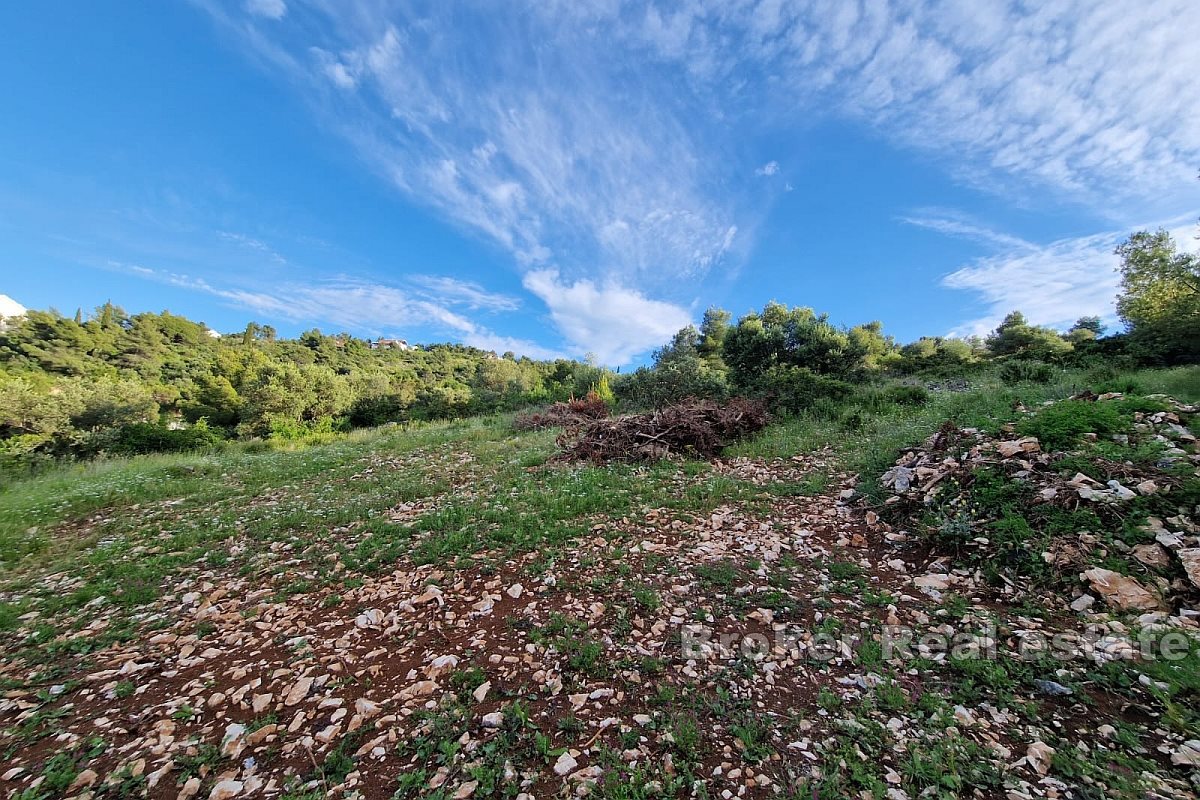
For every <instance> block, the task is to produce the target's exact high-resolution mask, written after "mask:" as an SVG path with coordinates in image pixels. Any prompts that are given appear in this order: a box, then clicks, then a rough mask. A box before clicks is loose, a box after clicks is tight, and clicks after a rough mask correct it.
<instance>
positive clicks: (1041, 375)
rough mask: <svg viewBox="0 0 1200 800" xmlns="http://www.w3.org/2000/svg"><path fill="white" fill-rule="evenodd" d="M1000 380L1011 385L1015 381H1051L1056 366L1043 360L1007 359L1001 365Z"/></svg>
mask: <svg viewBox="0 0 1200 800" xmlns="http://www.w3.org/2000/svg"><path fill="white" fill-rule="evenodd" d="M999 375H1000V380H1002V381H1004V383H1006V384H1008V385H1009V386H1011V385H1013V384H1015V383H1049V382H1050V381H1051V380H1052V379H1053V378H1054V368H1053V367H1051V366H1050V365H1049V364H1047V363H1045V362H1042V361H1022V360H1019V359H1018V360H1013V361H1006V362H1004V363H1003V364H1002V365H1001V366H1000V373H999Z"/></svg>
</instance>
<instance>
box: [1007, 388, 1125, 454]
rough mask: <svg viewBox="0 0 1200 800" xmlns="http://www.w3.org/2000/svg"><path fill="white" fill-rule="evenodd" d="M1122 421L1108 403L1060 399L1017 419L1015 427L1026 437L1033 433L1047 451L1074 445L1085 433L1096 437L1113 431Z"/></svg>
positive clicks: (1118, 428)
mask: <svg viewBox="0 0 1200 800" xmlns="http://www.w3.org/2000/svg"><path fill="white" fill-rule="evenodd" d="M1123 423H1124V421H1123V420H1122V418H1121V415H1120V413H1119V412H1118V411H1117V409H1116V407H1115V406H1112V405H1110V404H1108V403H1091V402H1088V401H1086V400H1063V401H1062V402H1060V403H1055V404H1054V405H1051V406H1046V407H1045V408H1043V409H1042V410H1041V411H1039V412H1038V413H1037V415H1036V416H1034V417H1033V418H1031V419H1027V420H1025V421H1023V422H1021V423H1020V424H1019V425H1018V426H1017V430H1018V431H1019V432H1020V433H1022V434H1025V435H1027V436H1036V437H1037V438H1038V440H1039V441H1040V442H1041V443H1042V446H1043V448H1045V449H1047V450H1066V449H1068V448H1070V447H1072V446H1074V445H1075V444H1077V443H1078V442H1079V439H1080V437H1081V436H1082V435H1083V434H1085V433H1095V434H1097V435H1100V436H1104V435H1107V434H1111V433H1116V432H1117V431H1119V430H1121V428H1122V427H1124V424H1123Z"/></svg>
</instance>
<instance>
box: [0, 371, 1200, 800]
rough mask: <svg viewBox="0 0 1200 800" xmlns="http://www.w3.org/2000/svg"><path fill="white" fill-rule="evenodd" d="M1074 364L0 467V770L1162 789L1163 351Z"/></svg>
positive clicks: (1192, 700) (1179, 625)
mask: <svg viewBox="0 0 1200 800" xmlns="http://www.w3.org/2000/svg"><path fill="white" fill-rule="evenodd" d="M1104 383H1105V384H1108V385H1111V384H1113V383H1118V384H1121V385H1122V387H1123V391H1122V392H1118V393H1110V394H1108V395H1106V396H1103V399H1096V394H1098V392H1096V393H1093V394H1091V395H1087V394H1085V395H1080V399H1075V400H1068V399H1066V398H1068V397H1069V396H1071V395H1079V393H1080V392H1081V391H1084V390H1086V389H1089V388H1090V389H1104V388H1107V387H1106V386H1101V385H1098V384H1096V383H1089V379H1088V376H1087V375H1086V374H1085V373H1082V372H1064V373H1060V374H1059V376H1058V377H1057V378H1056V379H1055V380H1052V381H1050V382H1048V383H1021V384H1018V385H1014V386H1005V385H1003V384H1000V383H998V382H997V381H996V380H995V379H994V378H991V377H988V376H986V375H985V376H980V377H977V378H974V379H971V380H970V381H963V382H961V383H959V384H956V385H955V386H954V387H953V389H951V390H947V389H945V388H943V387H939V386H938V385H934V384H930V388H931V389H932V391H931V393H930V394H929V396H928V398H927V399H925V400H923V401H922V402H918V403H915V404H914V403H905V402H897V401H892V402H886V403H884V402H876V403H874V405H863V404H862V403H861V402H855V404H853V405H851V406H850V407H849V408H850V410H851V411H852V412H853V413H849V414H843V415H840V416H835V417H833V418H831V417H830V416H829V415H828V414H826V413H824V412H820V410H817V411H814V412H805V413H800V414H796V415H794V416H790V417H787V418H785V419H782V420H780V421H778V422H776V423H775V424H773V425H772V426H770V427H769V428H768V429H767V430H765V431H764V432H763V433H761V434H759V435H758V436H756V437H753V438H750V439H747V440H745V441H743V442H741V443H739V444H735V445H733V446H732V447H730V448H727V449H726V450H725V451H724V453H723V454H722V457H721V458H719V459H717V460H714V461H712V462H707V461H698V460H686V459H684V460H680V459H674V460H663V461H654V462H650V463H610V464H594V463H587V462H582V463H581V462H575V461H569V460H562V459H561V458H559V457H558V456H557V454H558V452H559V448H558V446H557V445H556V443H555V440H556V437H557V435H558V433H559V431H558V430H556V429H549V430H541V431H524V432H514V430H513V428H512V427H511V420H510V418H509V417H507V416H498V417H490V418H486V419H485V418H476V419H468V420H461V421H454V422H435V423H428V424H424V425H420V426H414V427H412V428H411V429H408V430H400V429H398V428H380V429H371V430H363V431H359V432H355V433H353V434H349V435H347V436H344V437H340V438H338V439H336V440H334V441H332V442H329V443H325V444H316V445H313V446H310V447H306V448H302V449H296V450H291V451H289V450H273V449H268V448H262V447H254V446H250V445H245V446H230V447H227V448H225V449H223V450H219V451H212V452H207V453H195V454H175V455H155V456H144V457H139V458H134V459H115V460H108V461H101V462H95V463H92V464H85V465H77V466H69V465H68V466H61V467H56V468H53V469H51V470H49V471H47V472H45V473H43V474H40V475H37V476H31V477H27V478H24V479H22V480H19V481H16V482H13V483H10V484H9V485H7V486H6V487H5V488H4V490H3V493H2V494H0V554H2V557H3V561H4V564H5V571H4V572H3V573H2V577H0V580H2V594H0V600H2V603H0V631H2V632H0V649H2V652H3V654H4V659H3V662H2V663H0V680H2V681H3V684H4V689H5V692H4V695H3V699H0V725H2V726H3V729H2V732H0V752H3V753H4V759H3V761H4V763H5V765H6V767H5V770H4V771H3V774H0V781H2V783H0V787H2V788H3V789H4V791H6V792H8V793H10V794H11V795H12V796H19V797H22V798H35V797H37V798H41V797H45V798H51V797H60V796H85V795H86V796H91V797H114V796H120V797H124V796H140V795H142V794H149V796H152V797H171V798H174V797H212V798H229V797H242V796H247V797H249V796H267V797H286V798H290V799H291V800H297V799H298V798H319V797H326V796H332V797H350V796H360V797H368V798H373V797H388V796H396V797H401V798H404V797H444V798H450V797H455V798H460V800H462V799H464V798H468V797H484V796H525V797H547V796H569V795H581V794H590V795H591V796H598V797H614V798H618V797H619V798H632V797H654V796H680V797H683V796H693V795H694V793H695V792H696V791H700V792H701V793H702V796H710V797H712V796H723V797H733V796H739V797H795V798H805V799H806V800H807V799H808V798H812V797H820V798H841V797H851V796H862V797H867V796H870V797H876V798H884V797H888V798H905V797H909V798H916V797H945V798H952V797H971V796H977V797H996V798H1016V797H1087V798H1092V797H1095V798H1101V797H1128V798H1134V797H1145V796H1155V797H1179V798H1183V797H1194V796H1195V795H1196V791H1197V784H1196V778H1197V774H1198V773H1197V765H1198V764H1200V742H1197V741H1196V740H1198V739H1200V717H1198V716H1197V715H1196V711H1195V709H1196V708H1197V705H1198V703H1197V692H1200V645H1198V644H1197V638H1196V633H1197V629H1198V628H1197V619H1198V616H1200V604H1198V603H1197V600H1198V598H1200V591H1198V589H1197V586H1196V585H1195V584H1196V580H1197V576H1196V573H1195V572H1194V571H1192V567H1190V566H1188V563H1189V562H1188V561H1187V559H1188V558H1193V557H1194V556H1193V555H1190V554H1194V553H1196V552H1197V550H1196V549H1195V548H1197V544H1198V541H1197V535H1198V534H1200V529H1198V528H1197V524H1196V522H1197V508H1196V504H1197V503H1200V480H1198V479H1197V475H1198V474H1200V470H1198V465H1200V456H1198V455H1197V449H1196V445H1195V439H1194V437H1192V431H1194V430H1195V429H1196V419H1197V417H1196V416H1195V414H1196V407H1195V406H1194V405H1188V404H1189V403H1193V404H1194V403H1196V402H1197V401H1200V372H1198V371H1197V369H1196V368H1181V369H1176V370H1169V371H1168V370H1158V371H1153V370H1146V371H1141V372H1138V373H1134V374H1124V375H1120V376H1116V377H1113V376H1112V375H1109V376H1107V377H1106V378H1105V380H1104ZM1158 393H1165V395H1159V394H1158ZM1166 395H1169V396H1170V397H1171V398H1173V399H1167V397H1166ZM1046 401H1053V402H1052V404H1051V405H1047V406H1043V405H1042V404H1043V402H1046ZM847 402H850V401H847ZM939 432H940V433H939ZM1077 473H1078V474H1077ZM1080 475H1082V476H1083V477H1080ZM989 476H993V477H989ZM994 476H1001V477H994ZM901 479H902V480H901ZM1110 480H1111V481H1115V483H1116V484H1117V485H1119V486H1120V487H1122V490H1123V491H1122V492H1118V490H1117V489H1116V488H1114V487H1113V484H1111V483H1106V481H1110ZM989 481H992V482H991V483H989ZM1146 482H1151V483H1153V485H1154V490H1153V491H1151V489H1150V487H1149V486H1148V485H1145V484H1146ZM1051 487H1057V491H1058V492H1061V494H1056V495H1053V496H1050V497H1047V496H1046V495H1045V494H1043V492H1044V491H1045V490H1046V489H1047V488H1051ZM1106 492H1107V493H1109V494H1111V495H1112V497H1111V498H1110V497H1107V496H1105V495H1104V493H1106ZM1089 493H1090V494H1089ZM1126 493H1128V494H1126ZM1054 498H1058V499H1054ZM1022 526H1024V527H1022ZM1137 548H1141V549H1137ZM1153 548H1158V549H1157V550H1155V549H1153ZM1096 570H1102V571H1104V572H1096ZM1084 573H1089V575H1090V577H1089V576H1084ZM1120 581H1132V582H1133V584H1136V586H1137V587H1138V591H1134V590H1133V589H1132V588H1131V585H1125V586H1124V590H1125V591H1124V593H1121V592H1116V591H1110V590H1111V589H1112V588H1113V587H1114V586H1116V585H1117V584H1118V583H1119V582H1120ZM1118 588H1119V587H1118ZM1130 592H1132V595H1131V594H1130ZM1130 596H1132V597H1133V598H1134V600H1133V601H1131V602H1127V600H1128V598H1129V597H1130ZM1084 597H1087V598H1090V599H1089V600H1086V601H1085V600H1082V598H1084ZM887 626H893V627H887ZM1055 637H1057V638H1055ZM1164 647H1165V648H1167V650H1170V652H1169V653H1168V655H1169V657H1164V656H1163V653H1166V652H1167V650H1164V649H1163V648H1164ZM1172 648H1173V649H1172ZM697 787H700V788H699V789H698V788H697Z"/></svg>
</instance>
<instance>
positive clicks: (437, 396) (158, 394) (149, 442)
mask: <svg viewBox="0 0 1200 800" xmlns="http://www.w3.org/2000/svg"><path fill="white" fill-rule="evenodd" d="M2 327H3V330H0V455H2V456H4V457H5V458H7V459H8V460H9V461H13V460H17V461H26V462H30V461H32V462H36V461H37V460H38V459H40V458H47V457H62V456H86V455H94V454H98V453H132V452H146V451H153V450H172V449H193V448H195V447H198V446H205V445H207V444H212V443H214V442H217V441H219V440H221V439H225V438H231V437H237V438H257V437H261V438H274V439H295V438H300V437H305V436H312V435H315V434H322V433H328V432H333V431H339V430H347V429H349V428H353V427H360V426H370V425H379V424H383V423H387V422H402V421H408V420H429V419H441V418H451V417H459V416H467V415H472V414H481V413H490V412H494V411H500V410H507V409H513V408H519V407H524V406H527V405H530V404H536V403H542V402H549V401H553V400H559V399H566V398H567V397H569V396H571V395H582V394H584V393H586V392H587V391H588V389H589V388H590V387H591V386H592V385H594V384H596V383H597V382H598V381H599V380H600V378H601V376H602V374H603V370H601V369H599V368H598V367H594V366H590V365H588V364H585V363H581V362H578V361H571V360H566V359H560V360H556V361H534V360H531V359H528V358H517V357H516V356H514V355H513V354H512V353H505V354H504V355H503V356H501V357H497V356H496V355H495V354H493V353H489V352H485V351H482V350H478V349H475V348H471V347H464V346H461V345H455V344H435V345H428V346H421V347H415V348H411V349H405V350H401V349H391V348H381V349H372V348H371V347H370V344H369V342H367V341H364V340H362V339H358V338H355V337H352V336H350V335H348V334H338V335H332V336H331V335H325V334H322V333H321V332H320V331H319V330H310V331H307V332H305V333H303V334H301V335H300V336H299V337H298V338H296V339H281V338H279V337H278V336H277V335H276V332H275V330H274V329H273V328H271V327H270V326H266V325H257V324H255V323H251V324H250V325H249V326H247V328H246V330H245V331H243V332H240V333H237V334H234V335H226V336H221V337H220V338H214V337H213V335H212V332H211V331H209V329H208V328H207V327H206V326H205V325H203V324H201V323H198V322H193V321H191V320H188V319H186V318H184V317H181V316H177V315H175V314H171V313H169V312H166V311H164V312H163V313H161V314H155V313H141V314H132V315H130V314H127V313H126V312H125V311H123V310H122V309H121V308H119V307H117V306H115V305H113V304H111V303H106V304H104V305H103V306H101V307H99V308H97V309H96V310H95V312H94V313H92V314H90V315H86V316H85V315H84V314H83V313H81V312H76V314H75V315H74V317H68V316H64V315H62V314H60V313H57V312H55V311H28V312H26V314H25V315H23V316H22V317H19V318H15V319H11V320H7V321H6V322H5V325H4V326H2Z"/></svg>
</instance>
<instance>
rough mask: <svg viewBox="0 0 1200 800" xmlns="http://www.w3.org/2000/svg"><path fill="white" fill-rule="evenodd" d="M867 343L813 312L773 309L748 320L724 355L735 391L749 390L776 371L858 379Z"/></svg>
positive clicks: (732, 335) (727, 343) (770, 306)
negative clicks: (776, 368)
mask: <svg viewBox="0 0 1200 800" xmlns="http://www.w3.org/2000/svg"><path fill="white" fill-rule="evenodd" d="M867 352H868V345H867V342H866V341H865V337H863V336H859V335H856V336H854V337H851V336H850V334H849V333H848V332H847V331H844V330H841V329H839V328H837V327H835V326H834V325H833V324H832V323H831V322H829V318H828V317H827V316H826V315H825V314H821V315H818V314H817V313H816V312H814V311H813V310H812V309H811V308H800V307H797V308H792V309H789V308H788V307H787V306H785V305H782V304H780V303H768V304H767V305H766V307H764V308H763V311H762V314H761V315H760V314H754V313H751V314H747V315H746V316H744V317H742V318H741V319H740V320H738V324H737V325H736V326H735V327H734V328H732V329H731V330H730V331H729V332H728V333H727V334H726V336H725V344H724V347H723V348H722V355H723V357H724V359H725V363H726V365H728V367H729V371H730V378H731V380H732V382H733V383H734V385H735V386H739V387H747V386H751V385H753V384H754V383H755V382H757V381H758V380H759V379H760V378H761V376H763V375H765V374H766V373H767V371H768V370H770V369H771V368H772V367H774V366H776V365H783V366H793V367H800V368H803V369H807V370H810V371H811V372H813V373H815V374H818V375H830V376H833V377H838V378H854V377H858V376H859V375H860V373H861V372H862V371H863V369H864V368H865V366H866V362H865V358H866V355H867Z"/></svg>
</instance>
